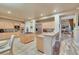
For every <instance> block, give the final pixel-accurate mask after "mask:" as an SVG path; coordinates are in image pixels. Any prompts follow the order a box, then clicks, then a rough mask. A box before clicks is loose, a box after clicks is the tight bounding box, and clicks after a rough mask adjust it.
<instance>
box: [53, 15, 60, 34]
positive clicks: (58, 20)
mask: <svg viewBox="0 0 79 59" xmlns="http://www.w3.org/2000/svg"><path fill="white" fill-rule="evenodd" d="M54 17H55V32H59V30H60V28H59V24H60V18H59V15H54Z"/></svg>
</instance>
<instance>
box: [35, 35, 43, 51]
mask: <svg viewBox="0 0 79 59" xmlns="http://www.w3.org/2000/svg"><path fill="white" fill-rule="evenodd" d="M36 45H37V50H38V51H40V52H44V43H43V38H42V37H38V36H37V39H36Z"/></svg>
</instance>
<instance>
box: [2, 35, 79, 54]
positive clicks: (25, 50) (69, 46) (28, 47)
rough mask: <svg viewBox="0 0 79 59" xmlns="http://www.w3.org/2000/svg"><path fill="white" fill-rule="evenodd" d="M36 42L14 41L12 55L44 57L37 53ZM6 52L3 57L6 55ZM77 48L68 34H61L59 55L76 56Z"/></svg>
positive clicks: (17, 39) (78, 51)
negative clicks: (23, 42)
mask: <svg viewBox="0 0 79 59" xmlns="http://www.w3.org/2000/svg"><path fill="white" fill-rule="evenodd" d="M35 43H36V40H34V41H33V42H31V43H28V44H22V43H21V42H20V39H19V38H16V39H15V41H14V47H13V53H14V55H44V54H43V53H41V52H39V51H37V49H36V44H35ZM8 54H9V53H8V52H5V53H3V55H8ZM78 54H79V48H77V47H76V46H75V45H74V44H73V38H72V37H71V36H70V35H68V34H62V38H61V47H60V55H78Z"/></svg>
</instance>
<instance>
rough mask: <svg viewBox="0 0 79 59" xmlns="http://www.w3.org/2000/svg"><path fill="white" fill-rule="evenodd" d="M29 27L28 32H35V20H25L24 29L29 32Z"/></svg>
mask: <svg viewBox="0 0 79 59" xmlns="http://www.w3.org/2000/svg"><path fill="white" fill-rule="evenodd" d="M31 27H32V28H31ZM27 29H28V32H35V20H30V21H26V22H25V29H24V31H25V32H27Z"/></svg>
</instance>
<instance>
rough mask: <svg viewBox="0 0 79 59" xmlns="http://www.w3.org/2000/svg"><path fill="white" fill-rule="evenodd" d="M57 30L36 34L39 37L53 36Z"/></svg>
mask: <svg viewBox="0 0 79 59" xmlns="http://www.w3.org/2000/svg"><path fill="white" fill-rule="evenodd" d="M57 33H58V32H51V33H50V32H46V33H45V32H44V33H42V34H39V35H37V36H39V37H45V36H55V35H56V34H57Z"/></svg>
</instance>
